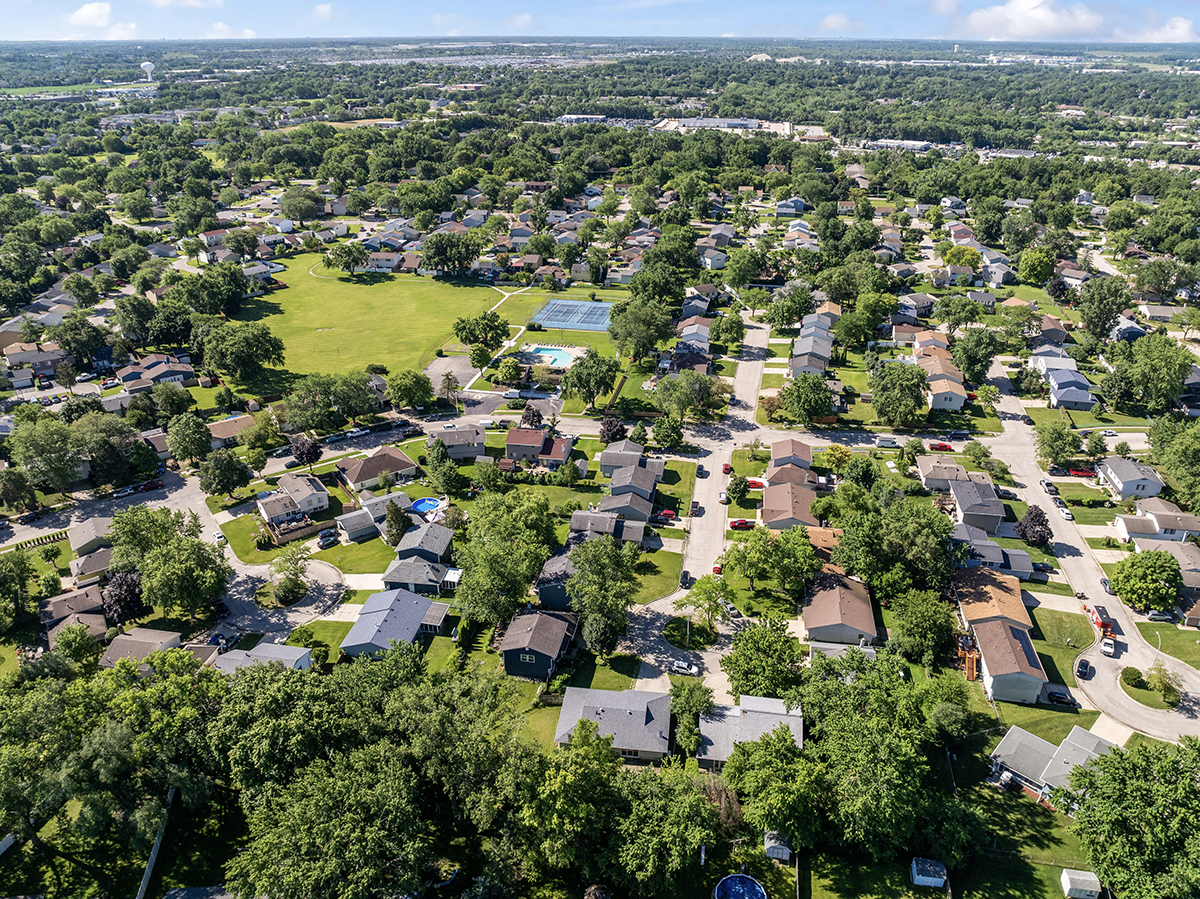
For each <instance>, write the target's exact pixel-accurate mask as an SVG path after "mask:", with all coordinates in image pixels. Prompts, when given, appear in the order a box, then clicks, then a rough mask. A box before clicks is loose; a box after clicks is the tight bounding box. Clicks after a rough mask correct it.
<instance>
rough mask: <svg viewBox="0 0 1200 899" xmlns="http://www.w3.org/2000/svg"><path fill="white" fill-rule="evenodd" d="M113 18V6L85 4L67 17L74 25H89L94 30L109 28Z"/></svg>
mask: <svg viewBox="0 0 1200 899" xmlns="http://www.w3.org/2000/svg"><path fill="white" fill-rule="evenodd" d="M111 17H112V5H111V4H108V3H85V4H83V6H81V7H79V9H77V10H75V12H73V13H71V14H70V15H69V16H67V22H69V23H70V24H72V25H88V26H90V27H92V28H107V27H108V21H109V19H110V18H111Z"/></svg>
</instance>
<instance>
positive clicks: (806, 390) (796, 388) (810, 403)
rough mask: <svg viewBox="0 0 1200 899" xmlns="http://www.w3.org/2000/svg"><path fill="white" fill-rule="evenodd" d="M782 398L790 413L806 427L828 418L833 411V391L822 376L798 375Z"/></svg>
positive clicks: (787, 387)
mask: <svg viewBox="0 0 1200 899" xmlns="http://www.w3.org/2000/svg"><path fill="white" fill-rule="evenodd" d="M781 398H782V400H783V404H784V406H785V407H786V408H787V410H788V412H789V413H790V414H792V415H794V416H796V418H797V419H799V420H800V422H801V423H802V424H805V425H809V424H812V423H813V422H814V421H816V420H818V419H823V418H825V417H827V416H828V415H830V414H831V412H832V409H833V391H832V390H830V389H829V384H828V382H827V381H826V380H825V379H824V378H822V377H821V376H820V375H815V374H802V375H797V376H796V377H795V378H793V379H792V383H791V384H789V385H787V386H786V387H785V388H784V389H783V393H782V397H781Z"/></svg>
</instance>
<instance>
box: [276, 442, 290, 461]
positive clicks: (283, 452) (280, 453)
mask: <svg viewBox="0 0 1200 899" xmlns="http://www.w3.org/2000/svg"><path fill="white" fill-rule="evenodd" d="M291 454H292V445H291V444H290V443H289V444H288V445H287V446H281V447H279V449H275V450H271V458H273V459H282V458H283V457H284V456H290V455H291Z"/></svg>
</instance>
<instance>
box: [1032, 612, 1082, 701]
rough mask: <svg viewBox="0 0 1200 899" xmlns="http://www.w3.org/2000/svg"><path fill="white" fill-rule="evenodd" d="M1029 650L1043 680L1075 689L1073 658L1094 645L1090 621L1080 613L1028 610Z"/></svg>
mask: <svg viewBox="0 0 1200 899" xmlns="http://www.w3.org/2000/svg"><path fill="white" fill-rule="evenodd" d="M1029 617H1030V618H1032V619H1033V633H1032V634H1031V636H1032V638H1033V648H1034V651H1035V652H1037V654H1038V659H1039V660H1040V661H1041V663H1042V668H1043V669H1044V670H1045V672H1046V677H1048V678H1050V680H1051V681H1052V682H1054V683H1056V684H1066V685H1067V686H1069V687H1074V686H1075V664H1074V662H1075V657H1076V656H1077V655H1079V653H1080V652H1082V651H1083V650H1085V649H1087V647H1089V646H1091V645H1092V643H1093V642H1095V636H1094V634H1093V631H1092V625H1091V622H1090V621H1088V619H1087V617H1086V616H1085V615H1083V614H1082V613H1078V614H1076V613H1073V612H1059V611H1055V610H1053V609H1030V610H1029Z"/></svg>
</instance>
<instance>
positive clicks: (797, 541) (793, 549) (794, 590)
mask: <svg viewBox="0 0 1200 899" xmlns="http://www.w3.org/2000/svg"><path fill="white" fill-rule="evenodd" d="M772 549H773V552H772V557H773V560H774V568H775V570H774V572H773V576H774V578H775V583H776V584H778V585H779V589H780V590H782V591H783V592H784V593H786V594H787V595H789V596H791V597H793V598H798V597H800V596H802V595H803V593H804V588H805V586H806V585H807V584H808V582H809V581H811V580H812V579H813V578H814V577H815V576H816V574H817V572H819V571H820V570H821V568H822V567H824V566H823V563H822V561H821V559H820V557H818V556H817V551H816V550H815V549H814V548H813V545H812V543H811V542H810V541H809V539H808V528H805V527H796V528H788V529H787V530H785V531H781V532H780V533H779V536H777V537H776V538H775V545H774V546H773V547H772Z"/></svg>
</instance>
